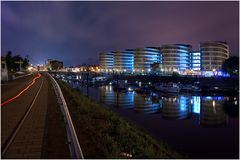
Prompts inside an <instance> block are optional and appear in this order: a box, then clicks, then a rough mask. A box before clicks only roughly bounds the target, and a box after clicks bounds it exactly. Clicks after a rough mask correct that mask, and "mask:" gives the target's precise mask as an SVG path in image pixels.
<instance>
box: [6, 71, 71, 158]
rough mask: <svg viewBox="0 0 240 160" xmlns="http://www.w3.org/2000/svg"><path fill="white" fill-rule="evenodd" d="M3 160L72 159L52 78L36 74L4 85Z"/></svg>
mask: <svg viewBox="0 0 240 160" xmlns="http://www.w3.org/2000/svg"><path fill="white" fill-rule="evenodd" d="M1 93H2V97H1V115H2V117H1V142H2V143H1V148H2V158H70V152H69V149H68V143H67V135H66V131H65V127H64V122H63V118H62V114H61V110H60V107H59V105H58V103H57V98H56V95H55V93H54V90H53V87H52V84H51V82H50V81H49V77H47V76H46V75H45V74H40V73H35V74H31V75H27V76H24V77H21V78H18V79H16V80H13V81H9V82H7V83H4V84H2V85H1Z"/></svg>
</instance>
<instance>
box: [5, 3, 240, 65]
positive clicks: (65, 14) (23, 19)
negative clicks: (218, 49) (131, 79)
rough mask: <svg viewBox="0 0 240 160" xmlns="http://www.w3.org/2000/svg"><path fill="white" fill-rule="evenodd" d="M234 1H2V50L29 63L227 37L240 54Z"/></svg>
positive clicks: (93, 58)
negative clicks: (26, 59)
mask: <svg viewBox="0 0 240 160" xmlns="http://www.w3.org/2000/svg"><path fill="white" fill-rule="evenodd" d="M238 16H239V6H238V2H237V1H235V2H221V1H220V2H206V1H205V2H204V1H203V2H161V1H159V2H53V1H52V2H1V18H2V21H1V36H2V37H1V54H2V55H5V54H6V53H7V51H9V50H11V51H12V53H13V54H20V55H22V56H23V57H25V56H26V55H29V59H30V62H31V63H33V64H38V63H39V64H43V63H44V62H45V61H46V60H47V59H48V58H51V59H57V60H62V61H63V62H64V65H66V66H70V65H73V66H74V65H77V64H83V63H87V64H93V63H98V55H99V53H100V52H107V51H116V50H124V49H127V48H136V47H148V46H155V47H158V46H161V45H163V44H168V43H170V44H172V43H187V44H191V45H192V46H193V49H195V50H198V47H199V42H201V41H206V40H220V41H226V42H227V43H228V44H229V46H230V54H231V55H238V54H239V52H238V51H239V39H238V37H239V17H238Z"/></svg>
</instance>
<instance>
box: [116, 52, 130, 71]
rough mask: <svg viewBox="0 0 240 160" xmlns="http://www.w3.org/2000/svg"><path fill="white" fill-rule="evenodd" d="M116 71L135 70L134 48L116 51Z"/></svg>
mask: <svg viewBox="0 0 240 160" xmlns="http://www.w3.org/2000/svg"><path fill="white" fill-rule="evenodd" d="M113 57H114V71H117V72H118V71H119V72H133V68H134V50H131V49H127V50H125V51H119V52H114V54H113Z"/></svg>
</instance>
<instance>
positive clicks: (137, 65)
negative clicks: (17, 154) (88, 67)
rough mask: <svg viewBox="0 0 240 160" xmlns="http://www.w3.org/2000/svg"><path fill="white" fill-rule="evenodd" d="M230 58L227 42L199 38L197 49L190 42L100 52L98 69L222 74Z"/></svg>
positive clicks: (131, 71) (106, 70)
mask: <svg viewBox="0 0 240 160" xmlns="http://www.w3.org/2000/svg"><path fill="white" fill-rule="evenodd" d="M228 58H229V47H228V45H227V43H226V42H221V41H207V42H201V43H200V48H199V51H192V46H191V45H189V44H167V45H162V46H161V47H145V48H136V49H134V50H130V49H127V50H125V51H118V52H106V53H101V54H100V56H99V62H100V68H101V72H112V71H113V70H114V71H119V72H128V73H140V74H141V73H144V74H148V73H150V72H155V73H160V74H169V73H170V74H172V73H173V72H178V73H179V74H181V75H202V76H214V75H215V76H217V75H219V76H221V75H223V73H222V72H221V67H222V64H223V62H224V61H225V60H226V59H228Z"/></svg>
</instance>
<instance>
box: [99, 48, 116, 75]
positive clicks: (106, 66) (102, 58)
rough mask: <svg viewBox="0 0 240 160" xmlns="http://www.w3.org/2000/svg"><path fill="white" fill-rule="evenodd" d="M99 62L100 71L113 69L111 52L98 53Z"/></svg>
mask: <svg viewBox="0 0 240 160" xmlns="http://www.w3.org/2000/svg"><path fill="white" fill-rule="evenodd" d="M99 63H100V68H101V71H102V72H111V71H112V70H113V53H112V52H106V53H100V55H99Z"/></svg>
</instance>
